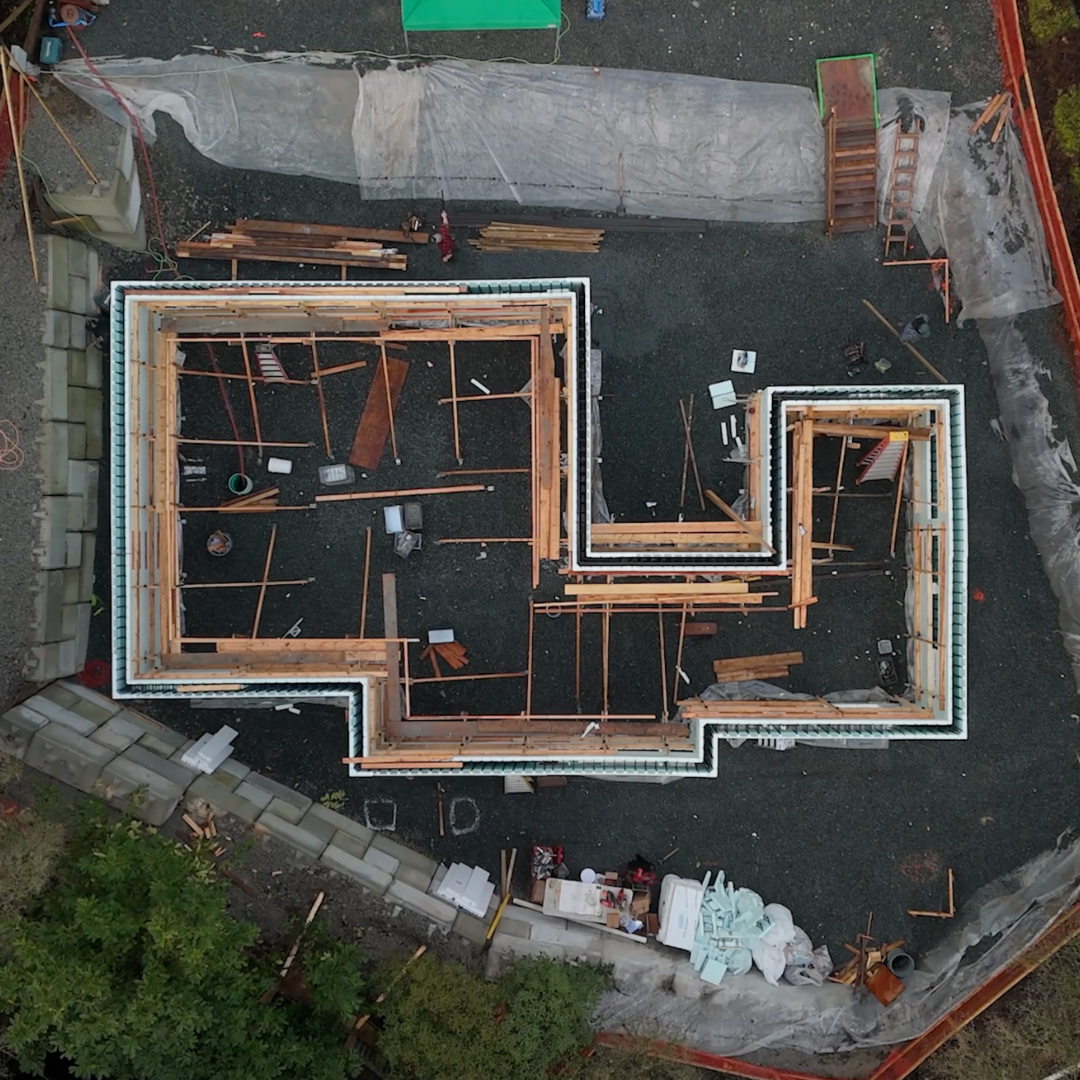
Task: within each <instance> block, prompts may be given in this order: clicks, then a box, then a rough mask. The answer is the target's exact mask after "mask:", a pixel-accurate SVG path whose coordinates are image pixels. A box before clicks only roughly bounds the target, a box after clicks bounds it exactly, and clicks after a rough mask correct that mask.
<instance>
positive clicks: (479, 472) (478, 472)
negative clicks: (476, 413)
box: [435, 398, 530, 477]
mask: <svg viewBox="0 0 1080 1080" xmlns="http://www.w3.org/2000/svg"><path fill="white" fill-rule="evenodd" d="M458 400H459V401H460V400H461V399H460V398H458ZM529 471H530V470H529V469H442V470H440V471H439V472H437V473H436V474H435V475H436V476H437V477H443V476H488V475H492V476H493V475H495V474H498V473H527V472H529Z"/></svg>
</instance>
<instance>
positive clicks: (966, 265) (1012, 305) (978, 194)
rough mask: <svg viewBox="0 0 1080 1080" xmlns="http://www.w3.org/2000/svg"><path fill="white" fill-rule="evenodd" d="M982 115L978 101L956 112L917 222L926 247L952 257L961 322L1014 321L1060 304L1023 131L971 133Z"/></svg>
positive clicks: (928, 249) (1008, 129)
mask: <svg viewBox="0 0 1080 1080" xmlns="http://www.w3.org/2000/svg"><path fill="white" fill-rule="evenodd" d="M981 111H982V106H981V105H979V104H976V105H965V106H963V107H962V108H961V109H959V110H958V111H957V112H956V113H954V115H953V119H952V122H951V123H950V124H949V131H948V136H947V138H946V144H945V152H944V153H943V154H942V155H941V158H940V160H939V162H938V165H937V169H936V170H935V172H934V176H933V180H932V183H931V185H930V192H929V195H928V197H927V205H926V208H925V211H924V213H923V214H922V215H921V217H919V218H918V220H917V222H916V227H917V229H918V231H919V235H920V236H921V237H922V241H923V244H924V245H925V246H926V250H927V251H929V252H931V253H933V252H935V251H937V250H938V249H939V248H944V249H945V251H946V253H947V254H948V256H949V267H950V269H951V271H952V276H953V285H954V289H955V292H956V293H957V295H958V296H959V297H960V299H961V300H962V302H963V307H962V309H961V311H960V315H959V316H958V318H957V320H956V321H957V323H958V324H962V323H963V322H964V320H965V319H991V318H1007V317H1008V316H1010V315H1019V314H1020V313H1021V312H1023V311H1031V310H1033V309H1035V308H1041V307H1049V306H1050V305H1051V304H1056V303H1059V302H1060V300H1061V297H1060V296H1059V295H1058V294H1057V292H1056V291H1055V289H1054V288H1053V285H1052V284H1051V281H1052V278H1051V269H1050V259H1049V256H1048V254H1047V250H1046V238H1045V236H1044V235H1043V229H1042V221H1041V219H1040V218H1039V214H1038V210H1037V208H1036V206H1035V198H1034V194H1033V192H1032V189H1031V180H1030V178H1029V176H1028V172H1027V167H1026V165H1025V162H1024V154H1023V151H1022V150H1021V148H1020V143H1019V141H1018V140H1017V138H1016V133H1015V131H1014V130H1013V128H1012V126H1011V125H1009V124H1006V125H1005V128H1004V134H1003V136H1002V138H1001V139H999V141H998V142H997V143H995V144H991V143H990V139H989V136H988V134H987V133H986V130H985V129H984V130H983V131H982V132H980V133H976V134H975V135H969V134H968V131H969V128H970V126H971V123H972V121H973V120H974V119H975V118H976V117H977V116H978V115H979V113H980V112H981Z"/></svg>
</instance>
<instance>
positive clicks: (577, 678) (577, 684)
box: [574, 606, 581, 711]
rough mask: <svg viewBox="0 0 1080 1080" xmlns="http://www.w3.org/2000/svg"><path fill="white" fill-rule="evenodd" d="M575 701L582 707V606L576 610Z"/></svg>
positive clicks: (579, 707)
mask: <svg viewBox="0 0 1080 1080" xmlns="http://www.w3.org/2000/svg"><path fill="white" fill-rule="evenodd" d="M574 701H576V702H577V707H578V710H579V711H580V709H581V607H580V606H579V607H577V608H576V609H575V610H574Z"/></svg>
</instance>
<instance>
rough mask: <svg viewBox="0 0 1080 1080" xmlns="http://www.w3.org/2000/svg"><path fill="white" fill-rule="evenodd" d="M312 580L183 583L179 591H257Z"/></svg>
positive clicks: (305, 582)
mask: <svg viewBox="0 0 1080 1080" xmlns="http://www.w3.org/2000/svg"><path fill="white" fill-rule="evenodd" d="M314 580H315V579H314V578H291V579H290V580H288V581H195V582H187V581H185V582H184V583H183V584H182V585H180V586H179V588H181V589H258V588H263V589H266V588H270V587H272V586H274V585H310V584H311V583H312V582H313V581H314Z"/></svg>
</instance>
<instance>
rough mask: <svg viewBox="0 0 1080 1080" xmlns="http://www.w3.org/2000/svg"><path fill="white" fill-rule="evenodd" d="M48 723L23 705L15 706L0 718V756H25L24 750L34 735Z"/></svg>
mask: <svg viewBox="0 0 1080 1080" xmlns="http://www.w3.org/2000/svg"><path fill="white" fill-rule="evenodd" d="M48 722H49V721H48V720H46V719H45V717H44V716H42V715H41V713H37V712H34V710H33V709H28V708H27V707H26V706H25V705H16V706H15V707H14V708H13V709H8V711H7V712H6V713H4V715H3V716H0V754H7V755H8V757H14V758H18V759H19V760H20V761H21V760H22V759H23V758H24V757H25V756H26V748H27V747H28V746H29V745H30V740H31V739H32V738H33V737H34V735H35V733H36V732H38V731H40V730H41V728H43V727H44V726H45V725H46V724H47V723H48Z"/></svg>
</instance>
